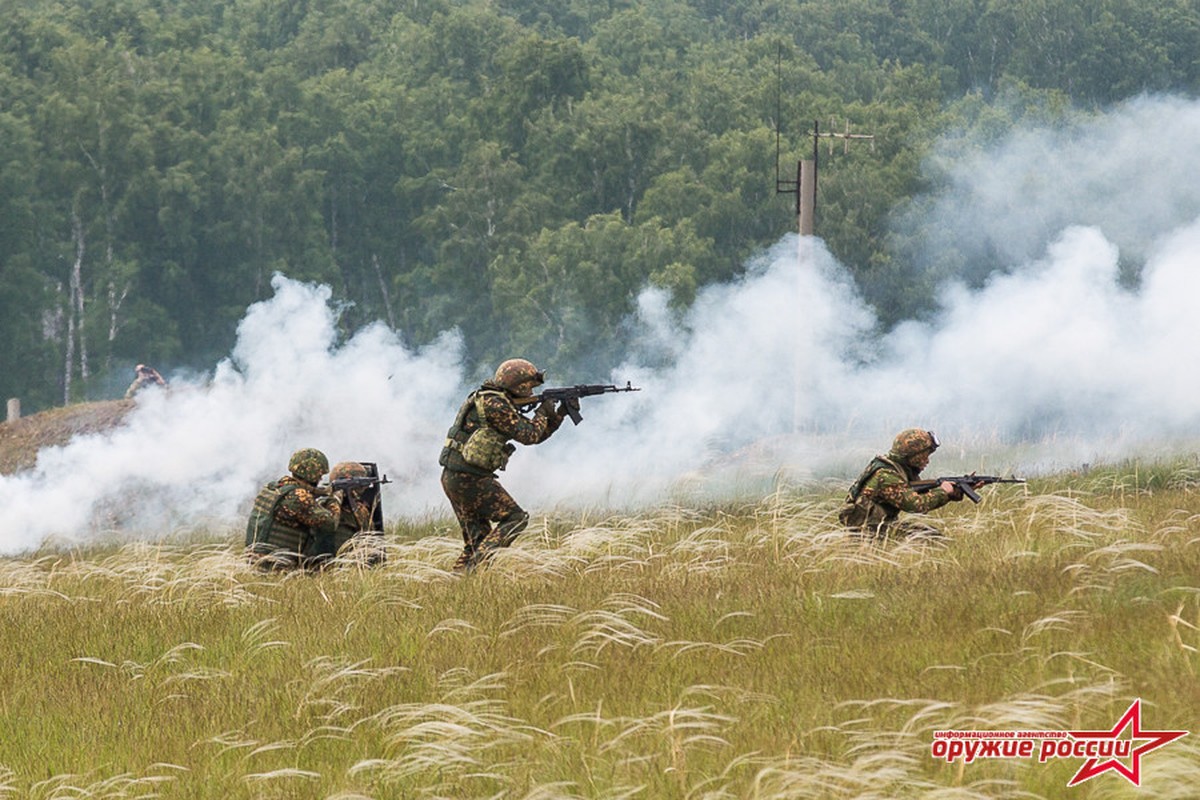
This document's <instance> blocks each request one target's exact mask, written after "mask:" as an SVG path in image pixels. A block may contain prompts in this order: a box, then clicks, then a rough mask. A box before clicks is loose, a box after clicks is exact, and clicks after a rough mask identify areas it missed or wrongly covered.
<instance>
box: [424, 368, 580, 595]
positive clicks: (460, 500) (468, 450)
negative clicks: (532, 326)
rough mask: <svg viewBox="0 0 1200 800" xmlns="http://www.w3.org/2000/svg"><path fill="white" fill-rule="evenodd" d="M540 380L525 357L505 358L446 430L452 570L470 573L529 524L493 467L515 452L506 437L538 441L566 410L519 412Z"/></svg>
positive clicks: (548, 407) (547, 406)
mask: <svg viewBox="0 0 1200 800" xmlns="http://www.w3.org/2000/svg"><path fill="white" fill-rule="evenodd" d="M544 382H545V376H544V375H543V374H542V373H541V372H540V371H539V370H538V368H537V367H535V366H534V365H533V364H531V363H530V362H528V361H526V360H525V359H523V358H512V359H509V360H507V361H505V362H504V363H503V364H501V365H500V367H499V368H498V369H497V370H496V374H495V376H494V377H493V378H492V379H491V380H489V381H485V382H484V384H483V385H482V386H480V387H479V388H478V389H476V390H475V391H473V392H471V394H469V395H468V396H467V399H466V401H465V402H464V403H463V404H462V407H461V408H460V409H459V411H458V415H457V416H456V417H455V419H454V424H453V425H451V426H450V430H449V431H448V432H447V433H446V444H445V447H443V448H442V453H441V456H440V457H439V458H438V463H439V464H440V465H441V466H442V467H443V469H442V489H443V490H444V491H445V492H446V497H448V498H449V499H450V505H451V507H452V508H453V509H454V515H455V516H456V517H457V518H458V523H459V525H460V526H461V527H462V537H463V551H462V553H461V554H460V555H459V557H458V560H457V561H456V562H455V563H454V570H455V571H456V572H470V571H471V570H473V569H474V568H475V566H476V565H477V564H479V563H480V562H482V561H485V560H486V559H487V558H488V557H489V556H490V555H491V554H492V553H493V552H494V551H495V550H496V549H498V548H501V547H508V546H509V545H511V544H512V543H513V540H514V539H516V538H517V535H518V534H520V533H521V531H523V530H525V526H526V525H527V524H528V523H529V514H528V513H526V512H525V510H524V509H523V508H521V506H519V505H517V501H516V500H514V499H513V498H512V495H510V494H509V493H508V492H507V491H505V489H504V487H503V486H501V485H500V481H498V480H497V479H496V470H502V469H504V467H505V466H506V465H507V464H508V458H509V456H511V455H512V454H513V453H514V452H515V451H516V446H515V445H513V444H512V441H511V440H515V441H518V442H520V443H521V444H524V445H533V444H540V443H541V442H544V441H546V440H547V439H549V438H550V436H551V435H552V434H553V433H554V432H555V431H556V430H558V427H559V425H561V424H562V421H563V417H565V416H566V410H565V409H563V408H559V407H557V406H558V404H556V403H554V402H553V401H550V402H542V403H541V404H539V405H538V407H537V410H536V411H535V412H534V414H533V416H532V417H527V416H525V415H524V414H522V413H521V411H520V406H522V405H525V404H526V403H522V402H521V401H522V400H525V401H526V402H527V403H528V402H532V395H533V390H534V387H536V386H540V385H541V384H542V383H544ZM493 523H495V527H493Z"/></svg>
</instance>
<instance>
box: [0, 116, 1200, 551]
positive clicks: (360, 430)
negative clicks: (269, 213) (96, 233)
mask: <svg viewBox="0 0 1200 800" xmlns="http://www.w3.org/2000/svg"><path fill="white" fill-rule="evenodd" d="M1151 125H1152V126H1154V127H1155V128H1157V129H1163V130H1167V129H1173V130H1181V129H1182V130H1191V129H1195V128H1197V127H1200V104H1195V103H1183V102H1181V101H1176V100H1160V101H1151V100H1143V101H1139V102H1137V103H1134V104H1131V105H1130V106H1127V107H1125V108H1123V109H1121V110H1119V111H1116V112H1113V113H1111V114H1109V115H1106V116H1104V117H1099V118H1097V119H1095V120H1092V121H1091V122H1090V123H1088V124H1087V125H1079V126H1077V127H1076V128H1074V129H1073V130H1072V135H1071V136H1070V137H1064V136H1063V135H1062V133H1061V132H1055V131H1044V132H1041V133H1040V134H1039V132H1036V131H1028V130H1027V131H1023V132H1022V133H1021V134H1019V135H1018V136H1015V137H1013V138H1011V139H1008V140H1006V141H1004V142H1000V143H998V144H997V145H996V146H995V147H993V148H992V149H991V150H989V151H987V152H985V153H983V154H981V155H980V156H979V157H972V158H970V159H966V160H962V161H959V162H956V165H955V166H954V167H953V171H950V172H949V179H948V183H947V186H948V187H949V189H948V191H947V193H946V196H945V197H944V198H942V199H940V200H938V201H937V202H933V203H930V204H927V206H929V207H933V208H935V209H937V213H938V214H939V218H938V222H939V227H940V229H942V230H945V229H946V225H960V226H961V227H956V228H954V230H955V231H956V235H957V236H959V237H962V239H963V240H970V239H971V237H975V238H977V239H980V238H988V237H995V238H996V239H997V240H1000V239H1001V238H1002V237H1001V234H1000V232H1001V231H1008V232H1009V235H1011V236H1012V237H1014V240H1013V241H1012V242H1011V243H1010V245H1009V252H1011V253H1013V254H1021V255H1020V257H1019V258H1017V259H1016V260H1015V261H1014V264H1013V266H1012V268H1011V269H1010V270H1008V271H1006V272H1004V273H996V274H993V275H992V276H991V277H990V278H989V279H988V280H986V281H985V282H984V283H983V285H982V287H981V288H979V289H976V290H969V289H967V288H966V284H962V283H957V282H953V283H947V284H945V285H943V286H942V287H941V288H940V289H939V296H938V302H939V309H940V310H939V312H938V313H937V314H936V315H935V316H934V317H933V318H932V319H931V320H930V321H926V322H915V321H913V322H907V323H904V324H902V325H900V326H899V327H898V328H896V329H895V330H893V331H892V332H890V333H889V334H888V335H887V336H885V337H882V338H881V337H879V336H878V335H877V333H876V327H877V324H876V320H875V317H874V315H873V314H872V312H871V311H870V309H869V308H868V306H867V305H866V304H865V303H864V302H863V301H862V299H861V298H860V297H859V295H858V294H857V292H856V291H855V290H854V289H853V286H852V284H851V282H850V280H849V279H848V277H847V274H846V271H845V270H844V268H842V267H841V266H839V265H838V264H837V263H835V261H834V260H833V259H832V258H831V257H830V255H829V253H828V252H827V251H826V250H825V249H824V247H823V245H822V244H821V243H820V242H819V241H818V240H815V239H799V238H798V237H795V236H787V237H785V238H784V239H783V240H782V241H781V242H779V243H778V244H777V245H776V246H775V247H773V248H771V249H770V250H769V251H768V252H766V253H764V254H762V255H761V256H760V257H758V258H756V259H754V260H753V261H752V263H750V264H749V265H747V269H746V273H745V275H744V277H743V278H741V279H740V280H738V281H736V282H733V283H730V284H727V285H720V286H712V287H709V288H708V289H706V290H705V291H703V292H702V293H701V294H700V296H699V297H698V299H697V301H696V303H695V304H694V305H693V307H692V308H691V309H690V310H689V311H688V312H687V313H686V314H685V315H684V316H683V317H682V318H678V319H677V318H675V316H674V315H673V314H672V313H671V312H670V310H669V309H668V307H667V304H666V299H665V297H663V296H662V295H661V293H659V292H657V291H655V290H647V291H646V292H645V293H644V294H643V295H642V297H641V298H640V300H639V310H638V318H639V319H638V324H639V326H640V328H642V329H644V330H645V331H646V335H645V337H644V340H643V341H644V343H645V345H646V347H645V352H644V353H642V352H636V353H630V354H629V355H628V358H627V361H626V363H625V364H624V365H622V366H621V367H619V368H618V369H615V370H614V371H613V373H612V374H611V375H591V374H578V375H563V376H557V375H556V376H554V382H555V383H568V384H570V383H609V382H613V383H618V384H621V385H623V384H624V382H625V381H627V380H628V381H632V383H633V384H634V385H635V386H640V387H641V391H640V392H638V393H631V394H619V395H605V396H603V397H598V398H591V399H585V400H584V401H583V415H584V421H583V423H582V424H581V425H579V426H578V427H576V426H573V425H572V424H571V423H570V422H569V421H568V422H566V423H565V424H564V426H563V429H562V430H561V431H560V432H559V433H557V434H556V435H555V436H554V437H553V438H552V439H551V440H550V441H548V442H546V443H545V444H543V445H540V446H538V447H535V448H519V452H518V453H517V454H516V455H515V456H514V458H513V461H512V464H511V466H510V468H509V470H508V471H507V472H506V473H502V479H503V482H504V483H505V485H506V486H508V487H509V489H510V490H511V491H512V492H513V494H514V495H515V496H516V497H517V499H518V500H519V501H521V502H522V503H523V504H524V505H525V506H526V507H527V508H529V509H530V510H533V509H534V508H535V506H536V507H542V506H544V505H551V504H564V505H573V506H580V505H582V506H589V505H600V506H626V505H630V504H634V503H638V502H642V501H651V502H652V501H654V500H656V499H661V498H662V497H663V496H664V495H663V493H664V492H675V491H679V487H680V486H685V487H690V489H696V487H699V488H698V489H697V490H698V491H701V492H707V493H714V492H717V491H725V490H728V489H729V488H730V487H731V486H732V487H733V488H734V489H737V488H738V487H739V486H743V485H744V486H748V487H750V488H761V486H762V485H763V484H762V481H763V479H764V477H765V478H766V479H770V478H771V477H772V476H775V475H778V474H779V473H780V471H781V470H788V471H790V472H792V473H795V474H798V475H801V476H813V477H818V478H819V477H822V476H828V475H837V476H843V475H844V474H845V473H846V472H847V471H851V470H856V469H857V468H858V467H859V466H861V463H862V462H864V461H865V459H866V458H869V457H870V455H871V454H872V453H874V452H881V451H884V450H886V449H887V447H888V445H889V444H890V441H891V438H892V436H893V435H894V434H895V432H896V431H898V430H899V429H901V428H906V427H911V426H920V427H926V428H932V429H934V430H935V431H937V432H938V434H939V436H940V438H941V439H942V440H943V442H944V443H946V446H945V447H943V450H942V451H939V453H938V455H937V456H935V461H937V462H938V463H937V464H936V468H938V469H941V468H949V467H950V466H951V465H955V464H958V463H961V464H963V465H964V466H969V467H975V466H980V467H985V468H987V467H995V468H997V469H1000V470H1005V471H1007V470H1010V469H1015V470H1017V471H1018V472H1029V471H1037V470H1039V469H1046V468H1054V467H1056V466H1063V465H1072V464H1078V463H1080V462H1082V461H1104V460H1115V459H1120V458H1124V457H1131V456H1153V455H1157V454H1161V453H1162V452H1164V448H1165V447H1168V446H1169V447H1173V448H1176V449H1178V448H1185V447H1188V446H1191V445H1192V443H1194V441H1195V433H1194V432H1195V431H1196V429H1197V423H1200V405H1198V404H1197V403H1196V402H1195V398H1196V397H1197V396H1198V394H1200V374H1198V373H1197V371H1196V370H1195V369H1193V365H1194V364H1195V363H1196V362H1197V356H1198V355H1200V336H1198V335H1197V334H1198V333H1200V330H1198V328H1200V322H1198V321H1197V315H1196V314H1195V312H1194V311H1193V308H1192V306H1193V304H1194V301H1193V300H1192V298H1194V297H1196V296H1197V294H1198V290H1200V270H1198V269H1197V267H1198V266H1200V264H1198V262H1200V185H1197V184H1196V182H1195V181H1192V180H1191V172H1190V169H1191V166H1192V164H1194V163H1196V158H1195V156H1197V155H1200V154H1194V153H1192V152H1191V150H1192V149H1193V148H1194V147H1196V146H1198V145H1196V143H1197V142H1200V135H1196V136H1191V137H1190V139H1189V142H1190V143H1191V144H1190V145H1189V146H1184V147H1180V148H1178V149H1173V148H1158V149H1154V150H1153V158H1152V159H1146V158H1144V157H1143V156H1145V152H1144V150H1145V148H1144V147H1137V146H1135V145H1136V142H1135V141H1134V140H1138V141H1140V140H1141V137H1142V132H1144V130H1145V129H1146V128H1147V127H1149V126H1151ZM1098 147H1103V148H1104V150H1103V152H1104V154H1105V156H1106V158H1105V159H1103V160H1101V161H1098V162H1097V164H1098V166H1097V167H1096V170H1091V171H1090V169H1089V168H1090V166H1091V163H1090V162H1088V161H1087V160H1086V159H1085V158H1084V157H1083V155H1082V154H1084V153H1087V152H1092V153H1094V152H1097V148H1098ZM1051 151H1052V152H1053V153H1054V156H1055V158H1054V159H1051V160H1049V161H1047V160H1042V161H1035V160H1033V155H1032V154H1037V153H1047V152H1051ZM1172 154H1175V155H1174V156H1173V155H1172ZM1063 164H1066V165H1068V166H1067V167H1063V166H1062V165H1063ZM943 168H947V167H945V165H943ZM947 169H948V168H947ZM1047 169H1049V170H1050V171H1049V172H1048V173H1047V171H1046V170H1047ZM1047 175H1048V176H1049V177H1048V178H1047V177H1046V176H1047ZM1097 176H1099V177H1097ZM1113 176H1119V180H1120V182H1121V184H1122V191H1120V192H1114V191H1110V188H1111V186H1110V185H1111V183H1112V182H1113V181H1115V180H1117V178H1115V177H1113ZM1035 177H1037V179H1036V180H1035ZM1098 180H1099V181H1100V184H1099V185H1100V186H1101V190H1100V191H1094V187H1095V186H1096V185H1097V183H1096V182H1097V181H1098ZM1030 185H1035V186H1036V187H1037V190H1036V191H1029V190H1028V189H1029V186H1030ZM1051 188H1054V189H1057V191H1051V190H1050V189H1051ZM1001 198H1007V199H1005V200H1004V201H1003V202H1001ZM1131 198H1140V201H1139V202H1138V203H1137V204H1135V205H1136V208H1135V209H1134V210H1133V212H1132V216H1133V217H1134V218H1136V219H1131V218H1130V214H1126V213H1123V211H1124V210H1126V209H1127V208H1128V207H1129V206H1130V204H1131V203H1130V199H1131ZM1072 206H1078V208H1079V209H1084V210H1085V211H1086V213H1084V211H1080V212H1079V213H1076V214H1069V213H1067V212H1066V211H1064V209H1069V208H1071V207H1072ZM980 209H983V210H984V212H985V213H983V214H982V215H980V214H979V213H978V212H979V211H980ZM985 218H986V221H984V219H985ZM1031 220H1032V222H1031ZM1046 220H1057V221H1058V222H1061V224H1054V225H1048V224H1046V222H1045V221H1046ZM1123 248H1124V249H1123ZM1127 250H1128V251H1131V252H1132V253H1134V254H1135V255H1137V256H1138V263H1139V266H1140V267H1141V269H1140V277H1139V280H1138V281H1136V282H1135V283H1134V284H1132V285H1131V284H1130V283H1129V282H1128V281H1125V282H1122V280H1121V275H1120V272H1121V270H1120V268H1119V260H1120V258H1121V257H1123V256H1126V255H1127V253H1126V251H1127ZM1025 254H1028V256H1026V255H1025ZM274 288H275V295H274V297H272V298H271V299H269V300H267V301H264V302H261V303H257V304H255V305H253V306H251V307H250V308H249V309H248V310H247V313H246V316H245V318H244V319H243V320H242V322H241V324H240V326H239V329H238V341H237V345H236V347H235V349H234V351H233V353H232V354H231V356H230V357H229V358H228V359H227V360H225V361H223V362H222V363H220V364H219V365H217V367H216V368H215V370H214V372H213V374H212V376H211V377H210V379H209V380H207V381H205V382H203V383H198V384H195V385H190V386H189V385H179V386H174V387H173V388H172V389H171V390H170V391H169V392H163V391H157V390H151V391H148V392H147V393H145V394H144V395H143V396H141V398H140V399H139V401H138V406H137V408H136V409H135V411H134V412H132V413H131V415H130V416H129V417H128V418H127V422H126V424H125V425H123V426H122V427H121V428H119V429H117V430H115V431H113V432H111V433H109V434H105V435H94V436H89V437H82V438H79V439H77V440H75V441H73V442H71V443H70V444H68V445H67V446H65V447H61V448H49V449H46V450H44V451H43V452H42V453H41V454H40V456H39V458H38V462H37V465H36V466H35V467H34V468H33V469H32V470H30V471H28V472H25V473H22V474H20V475H16V476H7V477H0V552H3V553H14V552H22V551H27V550H30V549H34V548H37V547H38V546H39V545H41V544H42V543H43V542H45V541H46V540H47V538H50V537H54V538H55V540H56V541H67V542H71V541H81V540H87V539H88V538H90V537H92V536H94V535H95V534H96V533H97V532H103V531H106V530H117V531H119V532H120V533H121V535H138V536H148V537H153V536H162V535H165V534H168V533H170V532H173V531H175V530H178V529H198V528H204V529H206V530H217V531H222V532H225V533H227V534H230V535H233V536H235V537H236V536H237V533H238V531H239V530H240V528H241V526H242V525H243V524H244V516H245V513H246V510H247V508H248V506H249V503H250V501H251V499H252V498H253V496H254V494H255V492H256V491H257V488H258V487H259V485H260V484H261V483H262V482H263V481H265V480H267V479H270V478H274V477H278V476H279V475H281V474H283V473H284V472H285V471H286V463H287V460H288V456H289V455H290V453H291V452H293V451H294V450H295V449H297V448H300V447H308V446H311V447H318V448H320V449H322V450H324V451H325V452H326V453H327V454H328V455H329V457H330V460H331V461H339V460H366V461H375V462H377V463H378V464H379V466H380V469H381V471H383V472H386V473H388V475H389V476H390V477H391V478H392V480H393V481H394V482H393V483H392V484H390V485H388V486H386V487H385V488H384V494H383V496H384V504H385V509H386V511H387V516H388V517H389V519H390V520H395V519H396V518H399V517H406V518H407V517H413V516H425V515H428V514H430V513H434V514H448V513H449V508H448V505H447V504H446V502H445V499H444V497H442V495H441V491H440V487H439V486H438V475H439V468H438V467H437V464H436V461H437V455H438V451H439V449H440V447H441V444H442V441H443V438H444V435H445V431H446V429H447V427H449V425H450V422H451V421H452V419H453V416H454V413H455V411H456V409H457V407H458V404H459V402H460V401H461V399H462V396H463V394H464V393H465V392H466V391H467V390H469V389H470V388H472V387H471V386H469V385H468V382H467V381H468V379H467V376H466V374H465V372H464V369H463V367H462V366H461V362H462V353H461V346H460V343H459V340H458V338H457V336H456V335H454V334H453V333H447V334H446V335H444V336H443V337H442V338H441V339H439V340H438V341H437V342H435V343H434V344H433V345H431V346H429V347H426V348H421V349H416V348H413V347H410V346H408V345H407V344H406V343H404V342H403V341H402V340H401V339H399V338H398V337H397V336H396V335H395V334H394V333H393V332H391V331H390V330H389V329H387V328H386V327H385V326H383V325H374V326H371V327H368V328H366V329H364V330H362V331H360V332H358V333H357V334H355V335H354V336H353V337H351V338H349V339H348V340H347V341H344V342H343V341H339V339H338V335H337V326H336V321H337V315H336V312H335V310H334V309H332V308H331V292H330V290H329V289H328V288H327V287H323V286H311V285H306V284H302V283H297V282H295V281H292V280H289V279H287V278H284V277H277V278H276V279H275V281H274ZM513 355H525V354H521V353H514V354H513ZM663 364H665V366H663ZM652 365H653V366H652ZM1165 443H1169V445H1168V444H1165ZM747 476H749V477H747ZM743 479H744V480H745V481H746V483H744V484H740V483H739V481H742V480H743ZM755 481H758V483H755Z"/></svg>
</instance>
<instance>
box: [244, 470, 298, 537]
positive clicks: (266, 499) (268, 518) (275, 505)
mask: <svg viewBox="0 0 1200 800" xmlns="http://www.w3.org/2000/svg"><path fill="white" fill-rule="evenodd" d="M298 488H300V487H298V486H297V485H296V484H294V483H289V484H285V485H283V486H280V485H279V484H278V483H277V482H275V481H271V482H270V483H268V484H267V485H266V486H264V487H263V488H262V489H260V490H259V492H258V496H257V497H255V498H254V507H253V508H252V509H251V510H250V521H249V522H248V523H247V524H246V547H248V548H250V549H251V550H252V551H253V552H254V553H257V554H260V555H270V554H272V553H276V552H279V551H285V552H288V553H300V552H301V551H302V548H303V546H304V544H305V540H306V539H307V538H308V531H307V530H305V529H303V528H294V527H292V526H291V525H287V524H285V523H283V522H280V521H279V520H278V519H276V518H275V513H276V512H277V511H278V510H279V504H280V503H282V502H283V500H284V498H285V497H287V496H288V495H289V494H291V493H292V492H294V491H295V490H296V489H298Z"/></svg>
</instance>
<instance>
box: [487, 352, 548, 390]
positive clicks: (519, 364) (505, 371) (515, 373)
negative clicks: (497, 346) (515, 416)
mask: <svg viewBox="0 0 1200 800" xmlns="http://www.w3.org/2000/svg"><path fill="white" fill-rule="evenodd" d="M525 381H533V382H534V385H535V386H541V385H542V384H543V383H545V382H546V376H545V375H544V374H542V371H541V370H539V369H538V368H537V367H535V366H534V365H533V364H532V363H531V362H529V361H526V360H525V359H523V358H510V359H508V360H507V361H505V362H504V363H503V364H501V365H500V366H499V367H497V368H496V375H495V376H494V377H493V378H492V383H494V384H496V385H497V386H499V387H500V388H501V389H504V390H505V391H506V392H512V391H515V390H516V388H517V386H519V385H520V384H522V383H524V382H525Z"/></svg>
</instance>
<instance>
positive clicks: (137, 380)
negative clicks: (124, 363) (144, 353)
mask: <svg viewBox="0 0 1200 800" xmlns="http://www.w3.org/2000/svg"><path fill="white" fill-rule="evenodd" d="M133 371H134V379H133V383H131V384H129V388H128V389H126V390H125V399H126V400H131V399H132V398H133V396H134V395H135V394H137V393H138V392H140V391H141V390H142V389H145V388H146V387H147V386H161V387H163V388H164V389H165V388H166V386H167V382H166V381H165V380H163V376H162V375H159V374H158V370H156V369H155V368H154V367H148V366H146V365H145V364H138V365H137V366H136V367H134V368H133Z"/></svg>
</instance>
